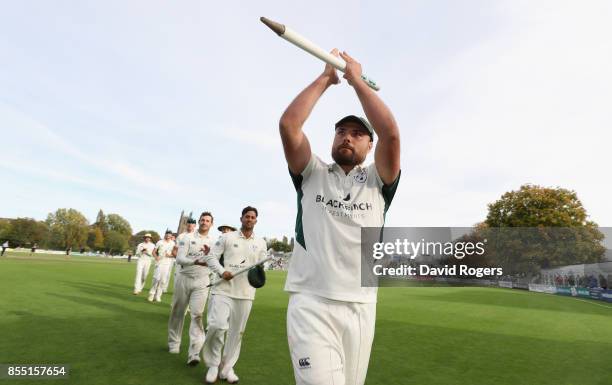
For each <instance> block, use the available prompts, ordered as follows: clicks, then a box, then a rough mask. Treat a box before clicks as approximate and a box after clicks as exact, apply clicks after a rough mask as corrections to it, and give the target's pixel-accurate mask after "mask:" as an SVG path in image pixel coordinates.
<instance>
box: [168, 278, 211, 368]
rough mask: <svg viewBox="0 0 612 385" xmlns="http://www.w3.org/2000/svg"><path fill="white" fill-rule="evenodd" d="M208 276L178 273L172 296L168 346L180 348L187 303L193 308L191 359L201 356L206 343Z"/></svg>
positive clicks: (171, 348)
mask: <svg viewBox="0 0 612 385" xmlns="http://www.w3.org/2000/svg"><path fill="white" fill-rule="evenodd" d="M209 282H210V281H209V279H208V276H199V277H192V276H189V275H185V274H180V273H179V274H177V275H176V282H175V286H174V294H173V296H172V308H171V309H170V319H169V320H168V348H169V349H170V350H174V349H179V348H180V346H181V336H182V334H183V323H184V322H185V312H186V310H187V305H189V307H190V309H191V324H190V325H189V359H191V358H193V357H199V356H200V351H201V350H202V345H203V344H204V325H203V323H202V317H203V313H204V306H205V305H206V297H207V296H208V291H209V290H210V289H209V288H207V287H206V285H208V283H209Z"/></svg>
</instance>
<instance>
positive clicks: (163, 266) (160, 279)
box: [148, 230, 174, 302]
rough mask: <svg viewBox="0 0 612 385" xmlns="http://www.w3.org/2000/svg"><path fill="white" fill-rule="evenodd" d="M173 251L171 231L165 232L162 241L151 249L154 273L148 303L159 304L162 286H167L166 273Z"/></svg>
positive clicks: (169, 267)
mask: <svg viewBox="0 0 612 385" xmlns="http://www.w3.org/2000/svg"><path fill="white" fill-rule="evenodd" d="M173 249H174V241H173V240H172V231H170V230H166V233H165V234H164V239H160V240H159V241H158V242H157V244H156V245H155V248H154V249H153V257H154V258H155V271H154V272H153V284H152V285H151V290H150V291H149V298H148V301H149V302H153V300H155V301H156V302H161V296H162V292H163V288H164V285H165V284H167V281H166V280H167V279H168V278H169V276H168V272H169V271H170V269H171V268H172V264H173V263H174V258H172V250H173Z"/></svg>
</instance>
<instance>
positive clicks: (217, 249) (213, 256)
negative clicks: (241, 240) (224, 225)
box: [204, 235, 227, 275]
mask: <svg viewBox="0 0 612 385" xmlns="http://www.w3.org/2000/svg"><path fill="white" fill-rule="evenodd" d="M224 252H225V237H224V236H223V235H221V236H220V237H219V239H218V240H217V242H215V244H214V245H213V247H211V248H210V252H209V253H208V255H205V256H204V261H205V262H206V264H207V265H208V267H210V268H211V269H212V271H214V272H215V273H217V274H219V275H223V273H225V268H224V267H223V266H222V265H221V263H220V262H219V258H221V254H223V253H224ZM226 263H227V262H226Z"/></svg>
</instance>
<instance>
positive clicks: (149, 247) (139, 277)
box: [134, 233, 155, 295]
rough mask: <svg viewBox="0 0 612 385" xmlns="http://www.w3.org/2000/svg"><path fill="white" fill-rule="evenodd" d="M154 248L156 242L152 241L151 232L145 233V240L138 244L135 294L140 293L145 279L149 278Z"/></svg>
mask: <svg viewBox="0 0 612 385" xmlns="http://www.w3.org/2000/svg"><path fill="white" fill-rule="evenodd" d="M154 248H155V244H153V242H151V234H149V233H147V234H145V235H144V242H141V243H139V244H138V246H136V256H137V257H138V262H137V263H136V279H135V280H134V295H138V294H140V292H141V291H142V288H143V287H144V284H145V281H146V280H147V276H148V275H149V269H150V267H151V259H152V257H153V249H154Z"/></svg>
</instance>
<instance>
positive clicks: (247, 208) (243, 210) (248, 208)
mask: <svg viewBox="0 0 612 385" xmlns="http://www.w3.org/2000/svg"><path fill="white" fill-rule="evenodd" d="M249 211H254V212H255V216H256V217H257V216H259V213H258V212H257V209H256V208H255V207H253V206H247V207H245V208H243V209H242V215H241V217H243V216H244V214H246V213H248V212H249Z"/></svg>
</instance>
